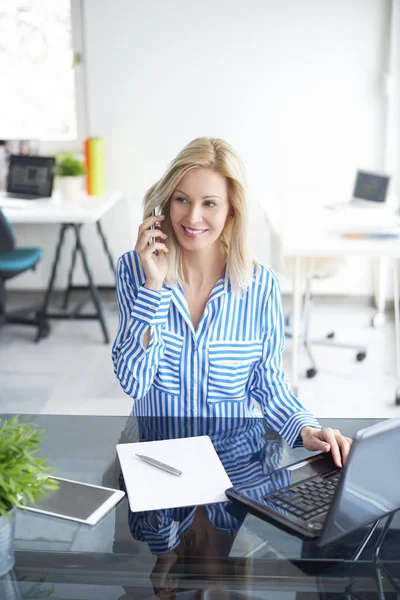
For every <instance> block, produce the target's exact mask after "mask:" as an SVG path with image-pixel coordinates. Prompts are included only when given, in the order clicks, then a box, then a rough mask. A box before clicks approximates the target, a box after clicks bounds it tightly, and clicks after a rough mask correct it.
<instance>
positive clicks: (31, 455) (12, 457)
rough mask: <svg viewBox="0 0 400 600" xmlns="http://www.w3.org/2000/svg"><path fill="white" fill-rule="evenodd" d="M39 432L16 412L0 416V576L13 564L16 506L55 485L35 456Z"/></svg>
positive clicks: (36, 496)
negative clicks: (8, 417)
mask: <svg viewBox="0 0 400 600" xmlns="http://www.w3.org/2000/svg"><path fill="white" fill-rule="evenodd" d="M41 434H42V432H41V431H39V430H37V429H34V428H33V427H32V426H31V425H30V424H28V423H25V422H21V421H20V420H19V417H18V415H17V416H15V417H12V418H11V419H9V420H5V419H0V577H1V576H2V575H4V574H5V573H7V572H8V571H9V570H10V569H11V568H12V566H13V564H14V551H13V538H14V530H15V518H16V513H17V510H16V509H17V507H18V506H20V505H23V504H26V503H28V502H29V503H33V502H35V500H38V499H39V498H43V497H44V496H45V495H46V492H47V491H48V490H52V489H56V487H57V485H56V484H55V483H54V480H50V479H47V474H48V471H49V470H50V469H49V467H48V466H47V464H46V459H45V458H39V457H37V456H36V453H37V451H38V449H39V445H40V440H41Z"/></svg>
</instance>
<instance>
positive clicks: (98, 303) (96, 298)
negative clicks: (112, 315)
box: [73, 224, 109, 344]
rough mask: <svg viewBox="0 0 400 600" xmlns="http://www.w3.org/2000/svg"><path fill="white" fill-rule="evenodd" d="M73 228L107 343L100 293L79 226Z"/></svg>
mask: <svg viewBox="0 0 400 600" xmlns="http://www.w3.org/2000/svg"><path fill="white" fill-rule="evenodd" d="M73 227H74V230H75V237H76V245H77V249H78V250H79V252H80V254H81V256H82V263H83V269H84V271H85V273H86V276H87V279H88V283H89V291H90V294H91V296H92V300H93V304H94V306H95V308H96V311H97V317H98V319H99V321H100V325H101V329H102V331H103V336H104V342H105V343H106V344H108V343H109V337H108V332H107V326H106V321H105V319H104V314H103V308H102V305H101V298H100V294H99V291H98V289H97V287H96V286H95V285H94V282H93V278H92V274H91V272H90V269H89V263H88V260H87V258H86V252H85V249H84V247H83V244H82V241H81V236H80V226H79V225H76V224H75V225H73Z"/></svg>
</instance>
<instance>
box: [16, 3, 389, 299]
mask: <svg viewBox="0 0 400 600" xmlns="http://www.w3.org/2000/svg"><path fill="white" fill-rule="evenodd" d="M389 6H390V4H389V0H353V1H352V2H348V0H326V1H325V2H320V1H319V0H302V2H296V1H295V0H279V1H277V0H274V1H272V0H248V1H247V2H241V1H239V0H213V1H211V0H203V2H201V3H199V4H197V3H192V2H186V1H185V0H169V2H164V1H161V0H147V1H146V2H141V1H139V0H113V2H109V1H108V0H85V1H84V4H83V9H84V23H83V29H84V35H85V45H86V52H85V65H86V75H87V101H88V117H89V131H88V133H89V134H90V135H104V136H105V137H106V139H107V151H108V158H107V160H108V164H107V177H108V182H109V187H110V189H116V188H118V189H123V190H124V191H125V192H126V194H127V195H128V197H129V199H130V201H131V202H130V205H131V211H130V214H129V218H127V216H126V212H125V211H126V209H125V208H122V206H121V207H120V208H119V209H116V210H115V211H114V212H113V214H110V215H109V216H108V217H107V218H106V219H105V229H106V231H107V233H108V235H109V240H110V244H111V246H112V248H113V251H114V253H115V254H116V255H118V254H120V253H122V252H124V251H125V250H127V249H129V248H131V247H132V246H133V245H134V241H135V238H136V229H137V227H138V225H139V222H140V218H141V198H142V197H143V194H144V192H145V190H146V189H147V188H148V187H149V186H150V185H151V184H152V183H153V182H154V181H155V180H156V179H157V178H159V177H160V175H161V174H162V172H163V170H164V169H165V167H166V165H167V164H168V162H169V161H170V160H171V159H172V158H173V156H174V155H175V154H176V153H177V152H178V151H179V150H180V149H181V148H182V147H183V146H184V145H185V144H186V143H187V142H188V141H190V140H191V139H192V138H194V137H196V136H200V135H212V136H219V137H223V138H226V139H227V140H228V141H230V142H231V143H232V144H233V145H234V146H235V147H236V148H237V150H238V151H239V153H240V154H241V156H242V158H243V160H244V162H245V164H246V166H247V170H248V178H249V184H250V187H251V189H253V190H257V192H255V193H254V194H253V196H252V206H253V207H256V200H257V198H258V197H259V194H263V195H265V197H266V198H268V199H269V201H270V202H271V203H274V205H278V206H279V207H280V208H281V209H283V210H287V211H289V210H290V207H291V206H292V205H293V203H296V204H298V203H302V205H303V204H304V206H305V210H309V207H310V206H312V205H313V204H321V203H324V202H334V201H341V200H343V201H344V200H346V199H347V198H349V196H350V195H351V192H352V186H353V181H354V175H355V171H356V169H357V168H360V167H363V168H366V169H368V168H369V169H375V170H380V169H382V166H383V165H382V161H383V145H384V137H383V131H384V117H385V98H384V95H383V84H382V81H383V76H382V72H383V68H384V66H385V61H386V50H387V39H388V16H389ZM398 162H399V161H397V164H398ZM396 187H397V183H396V184H395V186H394V187H393V188H392V190H394V189H395V188H396ZM253 210H254V214H255V217H257V218H258V214H257V209H256V208H253ZM310 215H311V216H310V218H312V210H310ZM35 229H36V228H35ZM32 230H33V228H31V229H29V231H28V228H18V233H20V232H23V234H24V237H26V239H27V238H28V237H29V238H30V239H31V240H33V237H32V236H33V235H37V231H38V230H36V233H35V234H34V233H33V232H32ZM86 233H87V238H86V239H87V244H88V247H89V249H90V252H91V254H92V255H95V254H96V255H97V254H98V253H99V249H100V244H99V243H98V242H97V240H96V239H95V236H94V235H93V232H90V231H87V232H86ZM40 235H41V239H43V240H44V244H45V247H46V252H47V258H46V261H44V264H43V265H42V267H41V269H40V271H39V272H38V274H37V276H36V277H35V278H34V277H31V276H30V275H27V277H26V279H25V281H24V282H23V281H22V280H23V278H20V282H19V283H18V285H21V286H23V287H24V286H25V287H26V286H28V285H29V286H31V287H34V286H35V287H36V286H42V287H43V286H44V284H45V281H46V277H47V272H48V268H49V261H50V258H51V253H52V250H53V248H54V243H55V238H54V235H55V232H54V231H53V230H52V229H51V228H49V227H47V228H41V229H40ZM264 237H265V231H263V230H262V228H260V227H259V228H258V233H257V239H256V249H257V254H258V256H259V257H260V258H261V259H262V260H263V261H265V262H268V259H269V257H268V252H267V249H266V246H265V245H264V243H263V239H264ZM94 266H95V268H94V271H95V276H96V277H97V280H98V281H99V282H103V283H109V282H110V275H109V272H108V270H107V264H106V261H105V260H104V261H103V258H102V256H101V254H100V253H99V254H98V258H97V260H96V261H95V265H94ZM65 268H66V266H63V267H62V269H63V270H65ZM354 273H357V277H356V278H355V277H354ZM360 273H361V276H360ZM59 282H61V283H62V280H61V279H60V280H59ZM284 287H285V286H284ZM321 291H322V292H327V293H342V294H356V295H358V294H371V293H372V282H371V272H370V265H369V263H368V262H367V261H364V260H361V259H353V260H352V261H350V268H349V270H348V271H347V272H344V273H342V274H341V275H340V278H339V279H338V280H331V282H324V284H322V287H321Z"/></svg>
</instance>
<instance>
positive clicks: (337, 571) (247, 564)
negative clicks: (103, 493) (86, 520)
mask: <svg viewBox="0 0 400 600" xmlns="http://www.w3.org/2000/svg"><path fill="white" fill-rule="evenodd" d="M9 416H10V415H7V416H5V418H8V417H9ZM27 420H28V421H29V422H31V423H34V424H35V425H36V426H37V427H38V428H40V429H42V430H44V439H43V443H42V453H43V455H45V456H47V458H48V462H49V463H50V464H51V466H52V467H53V473H54V474H55V475H58V476H60V477H66V478H70V479H76V480H78V481H86V482H88V483H95V484H100V485H105V486H110V487H117V488H118V487H120V485H123V480H122V478H121V473H120V468H119V462H118V458H117V456H116V449H115V446H116V444H117V443H124V442H125V443H127V442H136V441H144V440H150V439H167V438H171V437H188V436H193V435H209V436H210V438H211V440H212V442H213V444H214V447H215V448H216V450H217V452H218V454H219V456H220V458H221V460H222V462H223V464H224V466H225V468H226V470H227V472H228V475H229V476H230V478H231V481H232V483H235V480H237V478H243V477H244V476H246V473H252V476H254V473H257V470H260V472H262V473H264V474H265V473H268V472H271V471H273V470H275V469H277V468H279V467H281V466H284V465H287V464H289V463H290V462H294V461H296V460H300V459H301V458H303V457H304V456H308V455H309V454H310V453H308V452H307V451H305V450H304V449H295V450H293V449H291V448H289V447H288V446H287V445H286V443H285V442H284V441H283V440H281V438H279V436H277V435H276V434H275V433H273V432H272V431H270V430H269V429H267V428H266V426H265V422H264V421H263V420H261V419H252V420H245V421H243V420H240V421H239V420H232V419H231V420H227V419H226V420H223V419H221V420H219V421H210V420H205V419H192V420H186V419H185V420H184V419H174V420H172V419H171V420H169V419H155V418H154V419H152V418H147V419H146V418H140V419H137V418H135V417H129V418H126V417H98V416H93V417H92V416H56V415H54V416H53V415H34V416H31V417H29V416H28V417H27ZM375 422H377V421H376V420H372V419H331V420H329V423H328V421H327V420H321V424H322V425H323V426H327V425H329V426H331V427H337V428H339V429H340V430H341V431H342V433H344V434H345V435H348V436H350V437H352V436H353V435H354V434H355V432H356V431H357V430H359V429H361V428H363V427H367V426H369V425H372V424H373V423H375ZM399 485H400V479H399ZM366 532H367V529H363V530H359V531H357V532H355V533H353V534H351V535H349V536H347V537H346V538H343V539H342V540H341V541H339V542H336V543H334V544H332V545H330V546H326V547H324V548H319V547H318V546H317V545H316V544H315V542H309V541H302V540H301V539H299V538H297V537H294V536H292V535H290V534H288V533H285V532H283V531H281V530H280V529H278V528H277V527H275V526H274V525H272V524H269V523H267V522H265V521H262V520H260V519H258V518H257V517H255V516H252V515H250V514H246V513H245V512H244V511H242V510H239V509H238V507H237V506H235V505H232V504H231V503H228V502H227V503H223V504H214V505H208V506H205V507H191V508H177V509H171V510H166V511H153V512H152V513H149V512H146V513H135V514H134V513H131V512H130V511H129V507H128V500H127V498H126V497H125V498H124V500H123V501H122V502H121V503H120V504H119V505H118V506H117V507H116V508H115V509H113V510H112V511H111V512H110V513H108V514H107V516H106V517H105V518H104V519H103V520H102V521H100V522H99V523H98V524H97V525H96V526H94V527H88V526H86V525H80V524H78V523H75V522H71V521H67V520H63V519H58V518H54V517H46V516H44V515H39V514H34V513H29V512H26V511H22V510H20V511H18V514H17V522H16V536H15V566H14V569H13V571H12V572H10V573H9V574H8V575H7V576H5V577H4V578H2V579H0V598H1V600H17V599H18V600H21V599H27V598H29V599H36V598H38V599H39V598H41V599H44V598H46V599H47V598H49V599H60V598H63V599H64V598H65V599H67V598H68V599H75V600H92V599H96V600H130V599H135V600H136V599H137V600H145V599H146V600H148V599H151V598H152V599H155V600H156V599H157V598H160V599H167V598H177V600H179V599H181V600H184V599H190V598H192V599H208V600H212V599H214V598H215V599H221V600H225V599H232V600H234V599H237V600H239V599H243V600H244V599H247V598H249V599H250V598H255V599H261V598H262V599H264V598H272V599H274V600H275V599H276V600H292V599H293V600H294V599H298V600H301V599H305V600H313V599H314V598H321V599H322V598H323V599H336V598H346V599H348V600H351V599H354V600H356V599H359V598H363V599H364V598H365V599H369V598H386V599H391V598H397V599H398V598H399V597H400V596H399V593H400V592H399V590H398V591H397V592H396V591H395V589H394V587H393V585H392V583H393V581H390V577H389V578H388V577H387V576H386V575H385V573H383V572H382V571H380V570H379V571H378V570H377V568H376V567H375V565H374V563H373V561H372V558H373V553H372V546H373V544H374V540H375V539H376V536H377V535H378V533H379V532H378V531H377V532H376V535H374V538H372V539H371V542H370V544H369V546H367V548H366V549H365V551H364V552H363V554H362V555H361V557H360V559H359V560H358V561H357V562H354V561H353V560H352V558H353V556H354V554H355V552H356V550H357V548H358V547H359V545H360V543H361V542H362V540H363V538H364V537H365V534H366ZM381 561H382V563H383V564H384V566H385V567H386V569H387V570H388V571H389V575H391V576H392V578H393V580H394V583H395V585H397V586H398V585H399V583H400V518H399V517H398V515H396V517H395V518H394V520H393V522H392V524H391V527H390V529H389V531H388V534H387V536H386V539H385V541H384V544H383V546H382V551H381Z"/></svg>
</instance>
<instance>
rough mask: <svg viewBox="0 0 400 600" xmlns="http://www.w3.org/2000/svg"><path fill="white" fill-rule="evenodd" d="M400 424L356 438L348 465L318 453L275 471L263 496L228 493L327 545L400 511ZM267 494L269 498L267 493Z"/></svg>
mask: <svg viewBox="0 0 400 600" xmlns="http://www.w3.org/2000/svg"><path fill="white" fill-rule="evenodd" d="M399 440H400V419H390V420H387V421H383V422H381V423H378V424H376V425H373V426H372V427H368V428H366V429H363V430H361V431H359V432H358V433H357V435H356V436H355V439H354V442H353V445H352V447H351V450H350V454H349V457H348V460H347V462H346V465H345V466H344V467H343V468H342V469H338V468H337V467H336V466H335V465H334V463H333V460H332V456H331V454H330V453H327V454H324V453H319V454H316V455H314V456H312V457H310V458H308V459H306V460H301V461H299V462H296V463H293V464H291V465H288V466H286V467H283V468H281V469H278V470H277V471H274V472H272V473H271V474H270V475H269V476H268V477H267V487H266V481H265V479H264V480H263V484H262V486H260V493H257V491H255V488H254V486H252V489H251V490H246V489H244V488H243V489H240V487H236V488H235V487H232V488H229V489H228V490H226V492H225V494H226V496H227V498H229V500H232V501H233V502H237V503H239V504H240V505H241V506H242V507H245V508H246V509H247V510H248V512H250V513H252V514H254V515H256V516H257V517H260V518H261V519H264V520H265V521H268V522H270V523H273V524H274V525H276V526H278V527H279V528H281V529H283V530H285V531H287V532H289V533H293V534H295V535H297V536H298V537H300V538H302V539H314V540H315V541H316V542H317V544H318V545H320V546H324V545H326V544H329V543H331V542H334V541H335V540H338V539H339V538H341V537H344V536H345V535H347V534H348V533H350V532H352V531H355V530H357V529H359V528H360V527H363V526H365V525H368V524H369V523H372V522H374V521H376V520H378V519H380V518H381V517H384V516H385V515H388V514H390V513H392V512H395V511H396V510H399V509H400V461H399V458H398V454H399ZM266 490H267V493H265V492H266Z"/></svg>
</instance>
